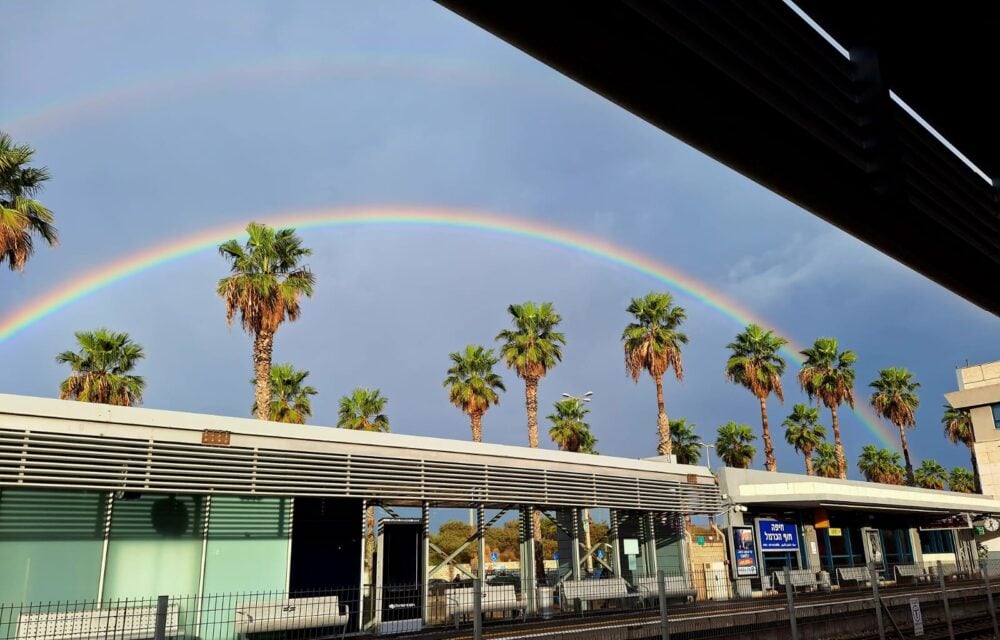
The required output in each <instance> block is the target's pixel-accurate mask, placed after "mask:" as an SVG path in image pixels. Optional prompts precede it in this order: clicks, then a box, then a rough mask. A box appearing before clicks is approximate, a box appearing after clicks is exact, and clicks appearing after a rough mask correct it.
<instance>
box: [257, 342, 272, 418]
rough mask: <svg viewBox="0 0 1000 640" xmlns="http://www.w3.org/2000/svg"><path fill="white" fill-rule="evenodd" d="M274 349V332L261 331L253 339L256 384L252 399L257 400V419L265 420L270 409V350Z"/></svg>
mask: <svg viewBox="0 0 1000 640" xmlns="http://www.w3.org/2000/svg"><path fill="white" fill-rule="evenodd" d="M273 349H274V334H273V333H271V332H270V331H261V332H260V333H258V334H256V335H255V336H254V341H253V372H254V378H255V380H256V381H257V385H256V387H255V388H254V400H255V401H256V402H257V419H258V420H267V419H268V417H269V416H270V413H271V411H270V409H271V351H272V350H273Z"/></svg>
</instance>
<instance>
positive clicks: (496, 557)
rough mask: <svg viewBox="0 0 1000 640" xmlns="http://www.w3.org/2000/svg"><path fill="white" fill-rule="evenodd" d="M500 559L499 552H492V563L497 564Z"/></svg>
mask: <svg viewBox="0 0 1000 640" xmlns="http://www.w3.org/2000/svg"><path fill="white" fill-rule="evenodd" d="M499 559H500V556H499V555H497V552H496V551H494V552H492V553H491V554H490V562H496V561H497V560H499Z"/></svg>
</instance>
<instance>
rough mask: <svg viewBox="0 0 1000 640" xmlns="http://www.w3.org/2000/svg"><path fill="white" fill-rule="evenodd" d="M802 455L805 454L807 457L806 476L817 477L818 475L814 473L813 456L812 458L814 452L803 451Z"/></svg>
mask: <svg viewBox="0 0 1000 640" xmlns="http://www.w3.org/2000/svg"><path fill="white" fill-rule="evenodd" d="M802 453H803V454H805V457H806V475H807V476H814V475H816V473H815V472H814V471H813V456H812V453H813V452H812V450H811V449H810V450H808V451H803V452H802Z"/></svg>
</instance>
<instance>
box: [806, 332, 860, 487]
mask: <svg viewBox="0 0 1000 640" xmlns="http://www.w3.org/2000/svg"><path fill="white" fill-rule="evenodd" d="M801 353H802V355H803V356H805V362H803V363H802V368H801V369H800V370H799V376H798V378H799V384H800V385H801V386H802V389H803V390H804V391H805V392H806V394H807V395H808V396H809V399H810V400H812V399H814V398H816V399H818V400H820V401H822V402H823V404H824V405H826V407H827V408H828V409H830V420H831V422H832V424H833V442H834V446H835V447H836V451H837V468H838V476H839V477H840V478H841V479H842V480H843V479H846V478H847V458H846V457H844V445H843V443H842V442H841V440H840V420H839V418H838V416H837V409H838V407H840V405H841V404H843V403H844V402H846V403H847V405H848V406H849V407H851V408H852V409H853V408H854V363H855V362H857V361H858V356H857V355H855V353H854V352H853V351H851V350H847V351H841V352H840V353H837V339H836V338H817V339H816V342H815V343H814V344H813V346H812V348H811V349H804V350H803V351H801Z"/></svg>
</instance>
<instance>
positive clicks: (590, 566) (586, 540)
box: [562, 391, 594, 573]
mask: <svg viewBox="0 0 1000 640" xmlns="http://www.w3.org/2000/svg"><path fill="white" fill-rule="evenodd" d="M593 395H594V392H593V391H588V392H586V393H584V394H583V395H582V396H574V395H570V394H568V393H563V394H562V397H564V398H566V399H567V400H575V401H576V403H577V404H584V403H587V402H590V399H591V396H593ZM583 546H585V547H586V548H587V559H586V561H585V562H586V567H587V573H593V572H594V559H593V558H592V557H591V556H590V509H587V508H584V509H583ZM573 571H574V572H575V571H576V569H575V568H574V569H573Z"/></svg>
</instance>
